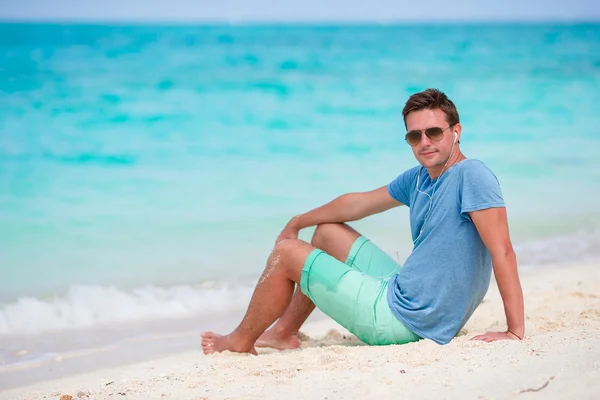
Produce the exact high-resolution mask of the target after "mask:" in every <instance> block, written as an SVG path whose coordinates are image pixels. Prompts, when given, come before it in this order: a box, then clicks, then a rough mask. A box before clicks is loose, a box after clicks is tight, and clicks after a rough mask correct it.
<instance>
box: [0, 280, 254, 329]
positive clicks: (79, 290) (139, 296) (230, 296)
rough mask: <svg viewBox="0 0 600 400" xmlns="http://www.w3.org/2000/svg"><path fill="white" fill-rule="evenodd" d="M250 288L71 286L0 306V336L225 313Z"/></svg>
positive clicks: (241, 300) (236, 306) (246, 297)
mask: <svg viewBox="0 0 600 400" xmlns="http://www.w3.org/2000/svg"><path fill="white" fill-rule="evenodd" d="M252 289H253V288H252V287H250V286H247V287H245V286H237V287H236V286H232V285H222V286H216V287H213V288H201V287H198V288H197V287H192V286H176V287H171V288H160V287H155V286H149V287H144V288H138V289H135V290H132V291H125V290H120V289H117V288H115V287H110V286H109V287H106V286H73V287H71V288H70V289H69V290H68V291H67V293H66V294H65V295H64V296H59V297H55V298H51V299H40V298H33V297H21V298H19V299H17V300H16V301H13V302H10V303H5V304H0V335H6V334H8V335H11V334H23V333H26V334H37V333H41V332H48V331H55V330H63V329H71V328H90V327H95V326H102V325H108V324H119V323H128V322H138V321H149V320H153V319H164V318H185V317H192V316H197V315H200V316H202V315H215V314H224V313H227V312H231V311H235V310H239V309H242V308H243V307H245V306H246V305H247V304H248V301H249V299H250V295H251V293H252Z"/></svg>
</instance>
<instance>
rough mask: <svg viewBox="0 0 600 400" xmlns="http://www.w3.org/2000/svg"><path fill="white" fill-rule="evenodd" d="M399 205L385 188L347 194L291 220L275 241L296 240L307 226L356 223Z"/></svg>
mask: <svg viewBox="0 0 600 400" xmlns="http://www.w3.org/2000/svg"><path fill="white" fill-rule="evenodd" d="M401 205H402V203H400V202H399V201H397V200H395V199H394V198H393V197H392V196H391V195H390V194H389V193H388V191H387V188H386V187H385V186H383V187H380V188H379V189H375V190H371V191H369V192H361V193H347V194H344V195H342V196H340V197H337V198H336V199H334V200H332V201H330V202H329V203H327V204H324V205H322V206H321V207H318V208H315V209H313V210H311V211H308V212H307V213H304V214H301V215H297V216H295V217H294V218H292V220H291V221H290V222H288V224H287V225H286V227H285V228H284V230H283V231H282V232H281V235H279V238H278V239H277V241H278V242H279V241H281V240H283V239H288V238H297V237H298V231H300V230H301V229H304V228H307V227H309V226H316V225H319V224H325V223H336V222H337V223H342V222H350V221H358V220H360V219H363V218H365V217H368V216H370V215H373V214H377V213H381V212H383V211H386V210H389V209H391V208H394V207H398V206H401Z"/></svg>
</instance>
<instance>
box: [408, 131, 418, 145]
mask: <svg viewBox="0 0 600 400" xmlns="http://www.w3.org/2000/svg"><path fill="white" fill-rule="evenodd" d="M406 141H407V142H408V144H410V145H411V146H416V145H418V144H419V142H420V141H421V132H420V131H410V132H408V133H407V134H406Z"/></svg>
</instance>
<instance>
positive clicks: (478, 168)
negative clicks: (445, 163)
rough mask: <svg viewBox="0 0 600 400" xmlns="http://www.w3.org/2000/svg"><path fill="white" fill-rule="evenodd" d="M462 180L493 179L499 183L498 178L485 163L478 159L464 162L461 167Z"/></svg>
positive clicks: (469, 159)
mask: <svg viewBox="0 0 600 400" xmlns="http://www.w3.org/2000/svg"><path fill="white" fill-rule="evenodd" d="M460 171H461V174H460V175H461V178H462V179H473V178H475V179H492V180H494V181H496V182H498V177H497V176H496V174H494V172H493V171H492V170H491V169H490V167H488V166H487V165H486V164H485V163H484V162H483V161H481V160H478V159H476V158H468V159H466V160H464V161H463V162H462V164H461V167H460Z"/></svg>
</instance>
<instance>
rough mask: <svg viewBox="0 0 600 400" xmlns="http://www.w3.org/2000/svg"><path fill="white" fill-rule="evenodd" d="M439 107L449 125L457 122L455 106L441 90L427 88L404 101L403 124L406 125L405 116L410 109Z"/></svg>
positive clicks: (433, 108) (458, 120)
mask: <svg viewBox="0 0 600 400" xmlns="http://www.w3.org/2000/svg"><path fill="white" fill-rule="evenodd" d="M436 108H439V109H440V110H442V111H443V112H444V113H445V114H446V122H448V124H449V125H454V124H458V123H459V122H460V119H459V117H458V111H457V110H456V106H455V105H454V103H453V102H452V100H450V99H449V98H448V96H446V95H445V94H444V93H443V92H441V91H439V90H438V89H427V90H424V91H422V92H419V93H415V94H413V95H412V96H410V98H409V99H408V101H407V102H406V105H405V106H404V109H403V110H402V116H403V117H404V126H406V116H407V115H408V113H410V112H412V111H419V110H424V109H429V110H435V109H436Z"/></svg>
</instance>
